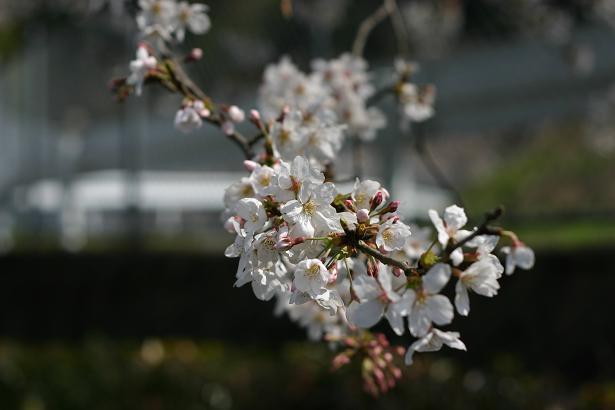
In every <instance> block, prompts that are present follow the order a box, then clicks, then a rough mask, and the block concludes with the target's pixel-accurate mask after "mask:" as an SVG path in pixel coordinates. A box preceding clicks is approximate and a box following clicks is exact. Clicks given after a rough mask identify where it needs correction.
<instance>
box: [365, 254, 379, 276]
mask: <svg viewBox="0 0 615 410" xmlns="http://www.w3.org/2000/svg"><path fill="white" fill-rule="evenodd" d="M367 274H368V275H369V276H373V277H378V263H377V262H374V260H373V259H371V258H370V259H368V260H367Z"/></svg>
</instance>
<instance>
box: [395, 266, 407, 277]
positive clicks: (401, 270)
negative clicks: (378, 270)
mask: <svg viewBox="0 0 615 410" xmlns="http://www.w3.org/2000/svg"><path fill="white" fill-rule="evenodd" d="M403 273H404V271H403V269H402V268H398V267H395V268H393V275H395V276H396V277H398V278H399V277H400V276H401V275H403Z"/></svg>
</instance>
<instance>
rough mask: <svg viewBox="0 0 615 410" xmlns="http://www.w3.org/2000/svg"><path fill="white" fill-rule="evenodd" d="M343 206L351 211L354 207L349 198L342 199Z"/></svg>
mask: <svg viewBox="0 0 615 410" xmlns="http://www.w3.org/2000/svg"><path fill="white" fill-rule="evenodd" d="M344 206H345V207H346V209H349V210H351V211H352V210H354V209H355V206H354V203H353V202H352V200H350V199H346V200H344Z"/></svg>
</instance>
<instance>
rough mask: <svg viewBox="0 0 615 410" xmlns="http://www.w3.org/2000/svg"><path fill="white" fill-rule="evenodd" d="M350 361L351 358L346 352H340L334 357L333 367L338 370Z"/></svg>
mask: <svg viewBox="0 0 615 410" xmlns="http://www.w3.org/2000/svg"><path fill="white" fill-rule="evenodd" d="M348 363H350V358H349V357H348V356H347V355H346V354H344V353H340V354H338V355H337V356H335V357H334V358H333V362H332V367H333V369H334V370H337V369H339V368H340V367H342V366H344V365H346V364H348Z"/></svg>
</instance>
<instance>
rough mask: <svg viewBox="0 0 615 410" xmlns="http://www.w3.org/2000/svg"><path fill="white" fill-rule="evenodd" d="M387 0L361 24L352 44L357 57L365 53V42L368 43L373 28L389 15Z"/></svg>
mask: <svg viewBox="0 0 615 410" xmlns="http://www.w3.org/2000/svg"><path fill="white" fill-rule="evenodd" d="M387 1H388V0H385V2H384V3H383V4H382V5H381V6H380V7H378V9H376V11H374V12H373V13H372V14H370V15H369V16H368V17H367V18H366V19H365V20H363V22H361V25H360V26H359V30H358V31H357V35H356V37H355V39H354V42H353V44H352V54H354V55H355V56H357V57H360V56H362V55H363V51H364V50H365V43H367V39H368V38H369V35H370V33H371V32H372V30H373V29H374V28H375V27H376V26H377V25H378V24H380V23H381V22H382V21H383V20H384V19H385V18H387V16H388V15H389V8H388V7H387V4H386V3H387Z"/></svg>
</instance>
